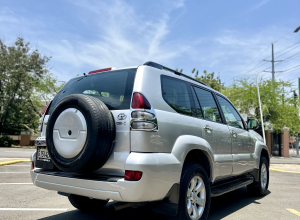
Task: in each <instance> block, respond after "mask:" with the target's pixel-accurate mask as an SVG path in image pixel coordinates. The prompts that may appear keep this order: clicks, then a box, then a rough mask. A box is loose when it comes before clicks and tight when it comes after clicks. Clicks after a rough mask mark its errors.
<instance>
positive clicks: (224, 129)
mask: <svg viewBox="0 0 300 220" xmlns="http://www.w3.org/2000/svg"><path fill="white" fill-rule="evenodd" d="M193 89H194V91H195V94H196V97H197V101H198V103H196V108H197V109H198V110H197V113H198V115H199V117H200V118H202V119H203V120H204V138H205V140H206V141H207V142H208V143H209V144H210V146H211V148H212V150H213V153H214V162H215V163H214V177H216V179H220V178H225V177H228V176H230V175H231V173H232V165H233V160H232V154H231V135H230V133H229V129H228V126H227V125H226V124H224V123H223V121H222V117H221V114H220V111H219V108H218V106H217V103H216V101H215V98H214V95H213V94H212V92H211V91H209V90H206V89H204V88H200V87H196V86H194V87H193ZM197 105H198V106H199V107H197Z"/></svg>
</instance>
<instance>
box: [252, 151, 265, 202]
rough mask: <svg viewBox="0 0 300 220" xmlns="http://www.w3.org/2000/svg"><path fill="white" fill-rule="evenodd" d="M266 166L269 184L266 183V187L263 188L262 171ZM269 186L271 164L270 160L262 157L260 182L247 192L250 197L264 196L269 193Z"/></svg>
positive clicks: (255, 183) (253, 184) (254, 183)
mask: <svg viewBox="0 0 300 220" xmlns="http://www.w3.org/2000/svg"><path fill="white" fill-rule="evenodd" d="M263 165H265V167H266V170H267V182H266V187H265V188H263V187H262V181H261V169H262V167H263ZM268 186H269V163H268V160H267V159H266V158H265V157H263V156H261V158H260V164H259V181H258V182H253V183H252V184H250V185H248V186H247V190H248V192H249V194H250V195H253V196H264V195H266V194H267V192H268Z"/></svg>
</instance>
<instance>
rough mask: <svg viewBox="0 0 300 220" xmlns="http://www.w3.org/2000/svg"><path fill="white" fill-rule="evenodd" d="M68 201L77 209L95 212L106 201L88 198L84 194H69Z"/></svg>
mask: <svg viewBox="0 0 300 220" xmlns="http://www.w3.org/2000/svg"><path fill="white" fill-rule="evenodd" d="M68 199H69V201H70V203H71V204H72V205H73V206H74V207H75V208H77V209H79V210H81V211H87V212H95V211H97V210H99V209H101V208H103V207H104V206H105V205H106V204H107V203H108V201H106V200H99V199H90V198H88V197H85V196H78V195H70V196H68Z"/></svg>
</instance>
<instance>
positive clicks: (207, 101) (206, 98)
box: [194, 87, 222, 122]
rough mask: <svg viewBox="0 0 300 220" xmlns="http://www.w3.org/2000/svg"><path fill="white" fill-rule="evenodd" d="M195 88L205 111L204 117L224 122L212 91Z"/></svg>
mask: <svg viewBox="0 0 300 220" xmlns="http://www.w3.org/2000/svg"><path fill="white" fill-rule="evenodd" d="M194 89H195V92H196V94H197V97H198V100H199V102H200V105H201V108H202V111H203V118H204V119H207V120H210V121H215V122H222V120H221V116H220V113H219V110H218V107H217V104H216V102H215V99H214V97H213V95H212V94H211V92H209V91H206V90H204V89H200V88H198V87H194Z"/></svg>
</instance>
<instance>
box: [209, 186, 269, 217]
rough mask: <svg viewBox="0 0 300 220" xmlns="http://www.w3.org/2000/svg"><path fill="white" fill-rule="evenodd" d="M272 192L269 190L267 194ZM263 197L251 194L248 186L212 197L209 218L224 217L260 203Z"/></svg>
mask: <svg viewBox="0 0 300 220" xmlns="http://www.w3.org/2000/svg"><path fill="white" fill-rule="evenodd" d="M270 193H271V192H270V191H269V190H268V192H267V195H266V196H268V195H269V194H270ZM262 198H263V197H254V196H251V195H249V193H248V191H247V188H246V187H243V188H240V189H238V190H235V191H232V192H230V193H226V194H224V195H222V196H219V197H215V198H212V200H211V205H210V212H209V218H208V219H209V220H215V219H223V218H225V217H226V216H228V215H230V214H232V213H234V212H236V211H238V210H240V209H242V208H244V207H246V206H248V205H250V204H252V203H254V204H257V205H260V202H259V200H260V199H262Z"/></svg>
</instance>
